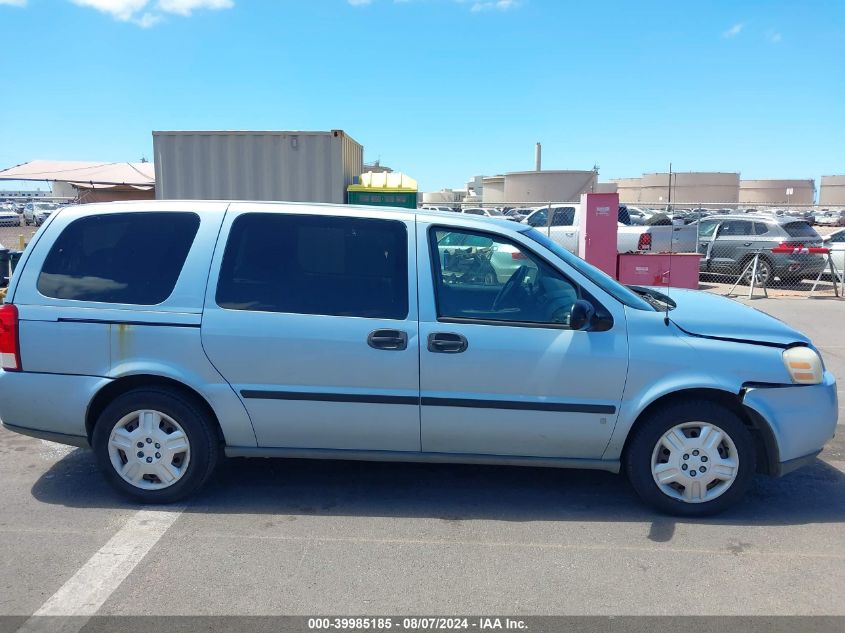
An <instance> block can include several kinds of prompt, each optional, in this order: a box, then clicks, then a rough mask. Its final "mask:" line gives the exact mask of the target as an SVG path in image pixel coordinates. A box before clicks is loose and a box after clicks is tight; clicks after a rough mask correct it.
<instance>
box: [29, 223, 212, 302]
mask: <svg viewBox="0 0 845 633" xmlns="http://www.w3.org/2000/svg"><path fill="white" fill-rule="evenodd" d="M199 225H200V219H199V216H198V215H196V214H195V213H182V212H174V211H165V212H150V213H108V214H102V215H92V216H89V217H85V218H80V219H78V220H74V221H73V222H71V223H70V224H69V225H68V226H67V227H66V228H65V230H64V231H62V233H61V235H59V237H58V239H57V240H56V242H55V243H54V244H53V247H52V248H51V249H50V252H49V254H48V255H47V259H46V260H45V261H44V266H43V268H42V269H41V274H40V275H39V276H38V291H39V292H40V293H41V294H42V295H44V296H46V297H51V298H54V299H70V300H75V301H99V302H103V303H124V304H131V305H156V304H159V303H161V302H163V301H164V300H165V299H167V297H169V296H170V295H171V293H172V292H173V288H174V287H175V286H176V281H177V280H178V279H179V274H180V273H181V272H182V267H183V266H184V265H185V259H186V258H187V256H188V251H190V250H191V244H193V241H194V237H195V236H196V234H197V229H199Z"/></svg>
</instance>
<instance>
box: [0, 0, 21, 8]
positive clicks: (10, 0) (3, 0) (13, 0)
mask: <svg viewBox="0 0 845 633" xmlns="http://www.w3.org/2000/svg"><path fill="white" fill-rule="evenodd" d="M0 4H8V5H9V6H10V7H25V6H26V0H0Z"/></svg>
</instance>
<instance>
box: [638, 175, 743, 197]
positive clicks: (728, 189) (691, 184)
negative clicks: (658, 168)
mask: <svg viewBox="0 0 845 633" xmlns="http://www.w3.org/2000/svg"><path fill="white" fill-rule="evenodd" d="M671 179H672V180H671V183H672V184H671V187H672V193H671V196H670V195H669V172H662V173H656V174H643V177H642V179H640V197H639V200H638V202H641V203H651V204H666V203H668V202H669V200H670V197H671V201H672V204H673V205H675V204H682V205H696V204H714V203H729V204H730V203H736V202H737V201H738V200H739V174H738V173H733V172H705V171H693V172H672V174H671Z"/></svg>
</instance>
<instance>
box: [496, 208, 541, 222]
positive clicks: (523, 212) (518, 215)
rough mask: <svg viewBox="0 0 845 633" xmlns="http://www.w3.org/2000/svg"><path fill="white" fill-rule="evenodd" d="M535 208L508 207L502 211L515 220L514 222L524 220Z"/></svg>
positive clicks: (509, 218)
mask: <svg viewBox="0 0 845 633" xmlns="http://www.w3.org/2000/svg"><path fill="white" fill-rule="evenodd" d="M533 211H534V209H531V208H528V207H514V208H512V209H506V210H504V211H503V212H502V213H503V214H504V216H505V217H506V218H507V219H508V220H513V221H514V222H522V221H523V220H524V219H525V218H527V217H528V216H529V215H531V213H532V212H533Z"/></svg>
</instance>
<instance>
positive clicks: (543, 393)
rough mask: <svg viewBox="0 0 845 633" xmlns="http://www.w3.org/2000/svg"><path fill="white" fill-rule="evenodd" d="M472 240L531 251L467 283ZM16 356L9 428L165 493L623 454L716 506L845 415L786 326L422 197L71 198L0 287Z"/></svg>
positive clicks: (799, 457) (145, 494) (656, 482)
mask: <svg viewBox="0 0 845 633" xmlns="http://www.w3.org/2000/svg"><path fill="white" fill-rule="evenodd" d="M452 233H460V234H466V235H469V236H472V237H483V238H488V239H490V240H491V241H492V242H493V245H495V246H496V247H502V248H497V250H501V251H502V252H505V249H504V248H503V247H507V248H508V249H509V250H508V252H511V253H513V254H518V255H519V257H515V258H514V259H516V260H519V261H524V262H525V264H523V265H521V266H520V267H519V268H517V269H516V271H515V272H514V273H513V274H512V275H510V276H509V277H508V279H507V280H506V281H505V282H504V283H502V281H501V280H498V283H495V284H488V283H487V280H484V279H482V280H480V281H479V280H478V279H476V278H474V277H473V276H471V275H470V276H462V275H461V274H460V273H461V270H462V269H461V266H462V265H463V264H462V263H461V262H460V261H457V262H456V263H455V266H457V268H453V265H452V263H451V262H444V261H443V259H442V258H441V255H440V248H439V245H440V244H442V243H443V242H444V241H445V240H447V239H450V238H449V236H450V235H451V234H452ZM503 358H506V359H507V366H508V371H502V359H503ZM0 364H1V365H2V368H3V371H0V419H2V421H3V424H4V425H5V426H6V427H7V428H8V429H10V430H12V431H16V432H19V433H23V434H25V435H31V436H34V437H39V438H44V439H48V440H52V441H58V442H62V443H65V444H71V445H76V446H89V445H90V446H91V447H92V448H93V450H94V456H95V458H96V459H97V461H98V462H99V464H100V466H101V468H102V470H103V472H104V474H105V476H106V478H107V479H108V480H109V481H110V482H111V483H112V484H113V485H114V486H115V487H116V488H117V489H118V490H120V491H121V492H123V493H125V494H127V495H128V496H130V497H131V498H133V499H136V500H138V501H141V502H150V503H168V502H173V501H176V500H177V499H181V498H184V497H186V496H188V495H190V494H191V493H194V492H196V491H197V490H198V489H199V488H201V487H202V485H203V484H204V483H205V482H206V481H207V480H208V479H209V477H210V475H211V473H212V472H213V470H214V468H215V465H216V464H217V463H218V461H219V460H220V458H221V456H222V455H224V454H225V455H230V456H240V457H307V458H338V459H361V460H366V459H378V460H396V461H432V462H443V461H451V462H470V463H492V464H512V465H526V466H537V465H542V466H554V467H574V468H594V469H601V470H607V471H612V472H619V471H624V472H625V474H626V475H627V476H628V478H629V479H630V481H631V483H632V485H633V488H634V489H635V490H636V491H637V493H638V494H639V495H640V496H641V497H642V498H643V499H644V500H645V501H647V502H649V503H651V504H652V505H654V506H655V507H656V508H658V509H660V510H661V511H665V512H670V513H675V514H679V515H693V516H699V515H705V514H710V513H713V512H718V511H720V510H723V509H725V508H727V507H729V506H731V505H733V504H735V503H737V502H738V501H739V500H740V499H741V498H742V496H743V494H744V493H745V492H746V490H747V489H748V487H749V485H750V483H751V480H752V477H753V476H754V474H755V473H757V472H759V473H765V474H768V475H773V476H777V475H781V474H784V473H786V472H789V471H791V470H794V469H795V468H798V467H800V466H802V465H804V464H807V463H811V462H812V461H813V460H814V459H815V457H816V455H817V454H818V453H819V451H820V450H821V449H822V447H823V446H824V444H825V442H827V441H828V440H829V439H830V438H831V437H832V435H833V433H834V430H835V429H836V422H837V400H836V389H837V388H836V382H835V379H834V377H833V375H832V374H831V373H830V372H829V371H826V370H825V368H824V365H823V363H822V359H821V357H820V355H819V352H818V350H817V349H816V348H815V347H814V346H813V345H812V343H811V341H810V340H809V339H808V338H807V337H806V336H804V335H803V334H801V333H799V332H797V331H795V330H794V329H792V328H791V327H789V326H787V325H785V324H784V323H782V322H781V321H778V320H776V319H774V318H772V317H769V316H767V315H765V314H763V313H761V312H758V311H756V310H754V309H752V308H749V307H746V306H743V305H741V304H740V303H737V302H735V301H731V300H730V299H727V298H724V297H720V296H716V295H714V294H710V293H703V292H696V291H683V290H676V289H673V290H672V291H671V298H670V297H669V296H667V295H664V294H662V293H660V292H657V291H655V290H651V289H646V288H628V287H625V286H622V285H620V284H619V283H618V282H616V281H615V280H614V279H613V278H611V277H609V276H607V275H605V274H604V273H602V272H600V271H599V270H597V269H596V268H594V267H593V266H591V265H589V264H587V263H586V262H584V261H583V260H581V259H579V258H577V257H575V256H574V255H572V254H571V253H569V252H568V251H567V250H566V249H564V248H562V247H561V246H560V245H559V244H558V243H556V242H555V241H553V240H551V239H549V238H548V237H547V236H546V235H545V234H544V233H543V232H541V231H538V230H536V229H533V228H531V227H530V226H528V225H519V224H515V223H513V222H506V221H501V220H496V219H482V218H480V217H473V216H471V215H469V214H460V215H457V214H455V215H446V214H436V213H428V212H415V211H409V210H407V209H384V208H380V209H378V210H377V211H376V210H371V209H367V208H356V207H349V208H340V207H336V206H328V205H311V206H305V205H302V204H296V205H289V204H282V203H249V202H232V203H226V202H197V201H192V202H181V201H148V202H147V201H145V202H135V203H110V204H101V205H84V206H77V207H70V208H66V209H62V210H59V211H57V212H56V213H54V214H53V215H52V216H51V217H50V218H48V220H47V222H46V223H45V226H44V228H43V229H42V231H41V234H40V236H39V239H37V240H34V241H33V242H31V243H30V244H29V246H28V247H27V250H26V251H25V253H24V255H23V257H22V259H21V260H20V263H19V267H18V269H17V271H16V274H15V275H14V277H13V279H12V280H11V284H10V288H9V291H8V296H7V303H5V304H4V305H2V306H0ZM44 394H50V397H49V398H45V397H44Z"/></svg>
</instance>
